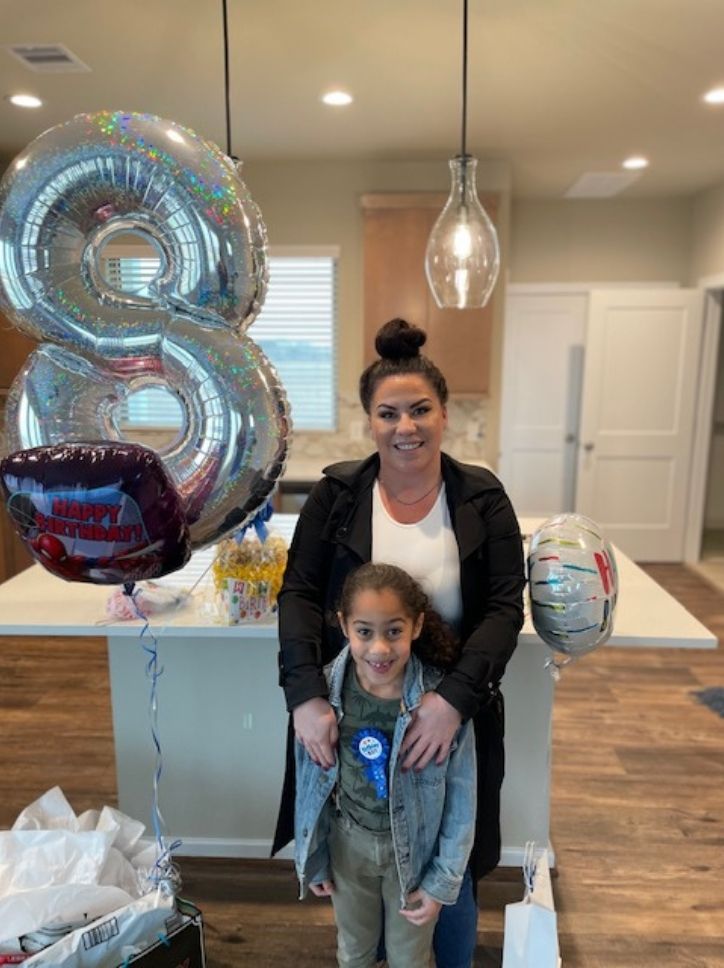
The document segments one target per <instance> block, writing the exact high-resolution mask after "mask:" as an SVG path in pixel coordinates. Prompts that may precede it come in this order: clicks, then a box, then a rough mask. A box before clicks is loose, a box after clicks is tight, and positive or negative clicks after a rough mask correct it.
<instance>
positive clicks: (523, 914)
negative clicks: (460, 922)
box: [503, 843, 561, 968]
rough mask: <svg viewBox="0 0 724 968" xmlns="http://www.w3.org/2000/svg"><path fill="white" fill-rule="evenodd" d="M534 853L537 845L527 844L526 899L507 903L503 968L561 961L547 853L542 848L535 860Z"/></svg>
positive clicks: (549, 966) (547, 966)
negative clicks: (539, 855)
mask: <svg viewBox="0 0 724 968" xmlns="http://www.w3.org/2000/svg"><path fill="white" fill-rule="evenodd" d="M534 854H535V845H534V844H530V843H529V844H526V854H525V860H524V862H523V879H524V882H525V896H524V897H523V900H522V901H518V902H517V903H516V904H506V905H505V937H504V941H503V968H559V965H560V963H561V962H560V958H559V956H558V926H557V923H556V912H555V911H554V910H553V897H552V893H551V890H550V877H549V873H548V855H547V852H546V851H543V852H542V856H541V857H540V858H539V859H538V860H537V861H536V860H535V859H534Z"/></svg>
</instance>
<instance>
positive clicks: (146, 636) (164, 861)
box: [123, 582, 181, 893]
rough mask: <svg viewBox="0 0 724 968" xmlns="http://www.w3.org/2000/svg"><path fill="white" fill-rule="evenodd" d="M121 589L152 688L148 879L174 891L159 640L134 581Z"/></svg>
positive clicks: (175, 845) (176, 876) (177, 843)
mask: <svg viewBox="0 0 724 968" xmlns="http://www.w3.org/2000/svg"><path fill="white" fill-rule="evenodd" d="M123 590H124V591H125V593H126V595H128V597H129V598H130V600H131V602H132V604H133V608H134V611H135V612H136V615H137V617H138V618H139V619H141V621H142V622H143V623H144V625H143V628H142V629H141V633H140V636H139V639H140V642H141V648H142V649H143V651H144V652H145V653H146V655H147V656H148V660H147V662H146V676H147V677H148V678H149V679H150V680H151V690H150V694H149V703H148V716H149V720H150V723H151V737H152V739H153V745H154V747H155V749H156V768H155V770H154V773H153V802H152V804H151V822H152V824H153V830H154V834H155V835H156V851H157V853H156V862H155V864H154V865H153V869H152V870H151V872H150V874H149V879H150V880H151V881H152V882H153V884H155V885H156V886H157V887H159V886H161V885H162V883H163V882H165V883H166V884H167V885H169V886H170V887H171V888H172V889H173V891H174V893H175V891H176V889H177V888H179V887H180V886H181V875H180V872H179V869H178V867H177V866H176V865H175V864H174V863H173V860H172V855H173V852H174V850H178V848H179V847H180V846H181V841H180V840H174V841H173V842H172V843H170V844H167V843H166V838H165V837H164V832H163V831H164V827H165V825H166V824H165V821H164V819H163V815H162V813H161V808H160V806H159V784H160V781H161V776H162V774H163V754H162V752H161V741H160V739H159V733H158V680H159V678H160V677H161V676H162V675H163V666H161V667H160V668H159V664H158V640H157V639H156V636H155V635H154V634H153V632H152V631H151V623H150V622H149V620H148V617H147V616H146V615H144V613H143V611H142V610H141V608H140V606H139V604H138V601H137V598H138V594H139V591H140V589H135V590H134V582H128V583H126V584H125V585H124V586H123Z"/></svg>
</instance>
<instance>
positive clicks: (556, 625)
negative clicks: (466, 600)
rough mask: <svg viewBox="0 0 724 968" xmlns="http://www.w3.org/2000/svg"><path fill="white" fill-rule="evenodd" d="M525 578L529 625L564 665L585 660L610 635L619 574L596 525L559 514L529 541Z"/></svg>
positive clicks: (576, 517) (580, 518)
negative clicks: (528, 589)
mask: <svg viewBox="0 0 724 968" xmlns="http://www.w3.org/2000/svg"><path fill="white" fill-rule="evenodd" d="M528 578H529V586H530V601H531V613H532V619H533V625H534V626H535V630H536V632H537V633H538V635H539V636H540V638H541V639H543V641H544V642H545V643H546V644H547V645H549V646H550V647H551V648H552V649H555V651H556V652H560V653H563V655H565V656H566V659H565V660H564V661H563V662H562V663H560V664H561V665H564V664H565V663H566V662H567V661H570V659H572V658H575V657H577V656H581V655H585V653H587V652H591V651H593V649H595V648H597V647H598V646H599V645H601V644H602V643H604V642H605V641H606V640H607V639H608V638H609V636H610V635H611V632H612V631H613V618H614V612H615V609H616V599H617V597H618V572H617V569H616V560H615V558H614V555H613V549H612V548H611V545H610V544H609V543H608V541H606V539H605V538H604V536H603V532H602V530H601V528H600V527H599V526H598V525H597V524H596V522H595V521H591V519H590V518H587V517H584V516H583V515H582V514H560V515H558V516H557V517H554V518H550V520H548V521H545V522H544V523H543V524H542V525H541V526H540V527H539V528H538V529H537V530H536V531H535V532H534V534H533V535H532V537H531V540H530V548H529V551H528Z"/></svg>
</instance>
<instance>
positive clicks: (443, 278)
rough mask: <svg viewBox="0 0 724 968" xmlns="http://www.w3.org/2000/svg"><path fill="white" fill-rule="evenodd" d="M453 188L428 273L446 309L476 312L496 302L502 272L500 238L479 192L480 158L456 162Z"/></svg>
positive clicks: (428, 256)
mask: <svg viewBox="0 0 724 968" xmlns="http://www.w3.org/2000/svg"><path fill="white" fill-rule="evenodd" d="M449 165H450V172H451V175H452V188H451V189H450V197H449V198H448V200H447V203H446V205H445V208H444V209H443V210H442V212H441V213H440V217H439V218H438V220H437V221H436V222H435V224H434V225H433V227H432V232H431V233H430V238H429V239H428V242H427V252H426V253H425V272H426V274H427V281H428V282H429V284H430V289H432V294H433V296H434V297H435V302H436V303H437V305H438V306H439V307H440V309H476V308H480V307H482V306H485V304H486V303H487V302H488V300H489V299H490V295H491V293H492V291H493V288H494V286H495V283H496V280H497V278H498V271H499V269H500V248H499V246H498V234H497V232H496V231H495V226H494V225H493V223H492V222H491V221H490V218H489V217H488V214H487V212H486V211H485V209H484V208H483V206H482V205H481V204H480V200H479V199H478V193H477V189H476V187H475V169H476V168H477V166H478V161H477V158H473V157H472V156H471V155H457V156H456V157H455V158H453V159H452V160H451V161H450V162H449Z"/></svg>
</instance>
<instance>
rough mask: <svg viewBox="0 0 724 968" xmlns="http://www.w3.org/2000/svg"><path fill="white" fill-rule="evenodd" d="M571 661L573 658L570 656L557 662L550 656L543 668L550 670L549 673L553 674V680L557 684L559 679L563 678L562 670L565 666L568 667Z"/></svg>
mask: <svg viewBox="0 0 724 968" xmlns="http://www.w3.org/2000/svg"><path fill="white" fill-rule="evenodd" d="M571 659H572V656H570V655H568V656H566V658H565V659H559V660H556V659H554V658H553V657H552V656H549V657H548V658H547V659H546V661H545V664H544V666H543V668H544V669H548V671H549V672H550V674H551V678H552V679H553V680H554V681H555V682H558V681H559V679H560V678H561V669H562V668H563V667H564V666H567V665H568V663H569V662H570V661H571Z"/></svg>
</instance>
